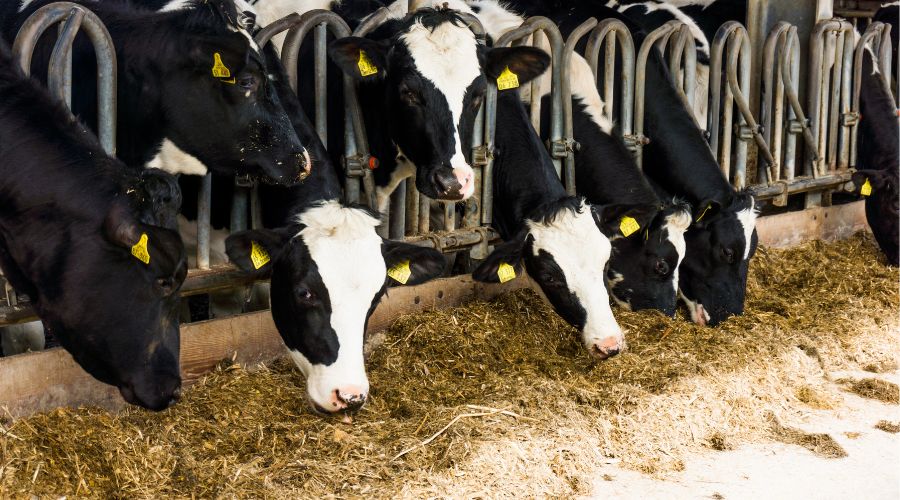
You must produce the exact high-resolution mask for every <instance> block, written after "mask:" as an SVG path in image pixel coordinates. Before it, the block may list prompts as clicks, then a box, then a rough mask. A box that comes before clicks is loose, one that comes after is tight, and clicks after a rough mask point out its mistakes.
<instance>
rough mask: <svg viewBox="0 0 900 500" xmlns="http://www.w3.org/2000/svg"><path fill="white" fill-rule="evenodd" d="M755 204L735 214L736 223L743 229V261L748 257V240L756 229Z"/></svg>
mask: <svg viewBox="0 0 900 500" xmlns="http://www.w3.org/2000/svg"><path fill="white" fill-rule="evenodd" d="M755 205H756V203H755V202H754V203H751V205H750V208H748V209H746V210H741V211H740V212H738V213H737V219H738V222H740V223H741V227H742V228H743V229H744V260H747V257H749V256H750V239H751V238H752V237H753V230H754V229H756V210H755V209H754V207H755Z"/></svg>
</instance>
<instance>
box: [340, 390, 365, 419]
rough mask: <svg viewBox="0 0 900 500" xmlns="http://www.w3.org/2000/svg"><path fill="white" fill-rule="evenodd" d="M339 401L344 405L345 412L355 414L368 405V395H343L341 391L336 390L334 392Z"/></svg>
mask: <svg viewBox="0 0 900 500" xmlns="http://www.w3.org/2000/svg"><path fill="white" fill-rule="evenodd" d="M334 393H335V396H336V397H337V400H338V401H340V402H341V403H343V405H344V408H343V409H344V410H346V411H348V412H350V413H353V412H356V411H359V409H360V408H362V406H363V405H364V404H365V403H366V395H365V394H354V393H350V394H344V393H341V392H340V390H337V389H335V391H334Z"/></svg>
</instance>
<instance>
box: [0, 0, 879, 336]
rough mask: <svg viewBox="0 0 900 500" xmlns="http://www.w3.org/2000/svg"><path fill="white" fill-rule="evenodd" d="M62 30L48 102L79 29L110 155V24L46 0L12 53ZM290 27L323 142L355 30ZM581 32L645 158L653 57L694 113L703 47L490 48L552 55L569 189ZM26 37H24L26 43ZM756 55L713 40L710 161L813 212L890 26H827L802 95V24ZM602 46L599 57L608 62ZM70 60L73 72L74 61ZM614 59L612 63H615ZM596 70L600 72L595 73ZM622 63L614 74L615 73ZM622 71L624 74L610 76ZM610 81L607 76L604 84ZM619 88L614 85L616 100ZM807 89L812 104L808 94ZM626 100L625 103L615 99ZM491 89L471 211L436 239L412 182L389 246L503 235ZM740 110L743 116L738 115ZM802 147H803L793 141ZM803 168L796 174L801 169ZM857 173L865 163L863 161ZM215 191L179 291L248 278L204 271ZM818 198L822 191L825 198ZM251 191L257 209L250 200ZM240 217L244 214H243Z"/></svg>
mask: <svg viewBox="0 0 900 500" xmlns="http://www.w3.org/2000/svg"><path fill="white" fill-rule="evenodd" d="M387 15H388V13H387V11H386V10H385V9H382V10H380V11H378V12H376V13H375V14H374V15H373V16H371V17H370V18H368V19H367V20H366V22H364V23H362V24H361V25H360V26H359V27H358V28H357V29H356V30H355V32H354V33H353V34H354V35H356V36H362V35H364V34H366V33H368V32H369V31H370V30H371V29H373V28H374V27H375V26H377V25H378V24H380V23H381V22H382V21H383V20H384V19H385V18H386V17H387ZM464 19H465V21H466V22H467V24H468V25H469V27H470V28H471V29H472V30H473V32H475V34H476V36H478V37H483V34H484V30H483V28H482V27H481V25H480V23H478V21H477V19H475V18H474V17H471V16H464ZM57 23H62V25H61V27H60V33H61V36H60V41H59V42H58V43H57V46H56V47H55V48H54V53H53V57H52V61H53V65H52V68H51V71H50V75H51V77H50V85H51V88H52V91H53V92H54V95H57V96H60V97H61V98H63V99H66V98H67V97H68V95H69V92H70V90H69V89H70V88H71V66H70V64H71V63H70V60H71V44H72V40H73V39H74V36H75V33H76V32H77V31H78V28H79V27H81V28H82V29H84V30H85V31H86V32H87V34H88V36H89V38H91V40H92V42H94V44H95V47H96V49H95V50H97V52H98V62H99V64H98V66H99V67H98V71H99V75H100V78H99V79H98V82H99V84H100V89H99V93H100V96H101V98H100V100H99V102H100V103H101V104H100V107H101V109H100V127H101V128H100V137H101V140H102V141H103V145H104V147H105V148H106V149H107V150H108V151H110V152H114V151H115V149H114V147H115V135H114V134H115V112H114V111H115V53H114V51H113V50H112V43H111V41H110V40H109V37H108V34H106V31H105V29H103V27H102V24H100V22H99V20H97V19H96V17H95V16H93V14H91V13H90V12H89V11H85V10H84V9H82V8H80V7H78V6H75V5H72V4H66V3H56V4H51V5H48V6H46V7H44V8H43V9H41V10H40V11H38V12H37V13H35V15H34V16H33V17H32V18H29V20H28V21H27V22H26V24H25V25H24V26H23V28H22V31H21V32H20V34H19V37H18V38H17V41H16V44H15V50H16V54H17V56H18V57H19V58H20V61H22V63H23V65H24V66H25V67H26V70H27V67H28V66H30V54H31V50H32V49H33V47H34V44H35V43H36V41H37V39H38V38H39V36H40V34H41V33H43V32H44V31H45V30H46V29H48V27H49V26H52V25H53V24H57ZM285 31H287V36H286V39H285V45H284V53H283V54H282V60H283V62H284V63H285V67H286V68H287V71H288V76H289V79H290V82H291V85H292V87H293V88H294V89H295V90H296V89H297V82H298V74H299V73H298V72H299V71H302V70H305V68H298V66H297V59H298V55H299V49H300V46H301V44H302V43H303V41H304V39H305V38H306V37H307V36H309V35H310V34H312V36H313V37H314V39H313V44H314V49H313V50H314V55H315V58H314V60H315V62H314V67H313V68H312V70H313V71H314V75H315V84H314V91H315V98H316V101H315V103H316V104H315V112H314V116H313V117H312V118H313V121H314V123H315V126H316V131H317V132H318V133H319V135H320V137H321V138H322V140H323V141H324V142H325V143H326V146H327V137H328V134H327V130H328V126H329V123H328V121H327V96H328V94H327V92H328V87H327V78H326V77H327V74H326V71H327V69H326V68H327V56H326V53H327V52H326V44H327V38H328V36H332V37H343V36H347V35H349V34H350V29H349V27H348V26H347V24H346V23H345V22H344V21H343V20H342V19H340V18H339V17H338V16H336V15H335V14H333V13H332V12H330V11H311V12H308V13H306V14H304V15H302V16H301V15H299V14H295V15H292V16H288V17H286V18H284V19H282V20H279V21H277V22H275V23H272V24H271V25H269V26H267V27H265V28H264V29H263V30H261V31H260V33H259V34H258V35H257V41H258V42H259V43H260V45H264V44H265V43H266V42H267V41H268V40H270V39H271V37H272V36H274V35H276V34H278V33H281V32H285ZM585 36H587V46H586V50H585V53H584V55H585V57H586V59H587V61H588V64H589V65H590V67H591V70H592V71H593V73H594V78H595V80H598V81H597V85H598V88H599V90H600V95H601V97H602V98H603V100H604V103H605V108H604V114H605V116H606V117H607V118H609V119H610V120H612V121H615V122H616V123H617V124H618V126H619V128H620V129H621V132H622V133H623V136H624V139H625V142H626V144H627V145H628V146H629V148H630V149H631V150H632V151H633V152H634V153H635V156H636V158H637V159H638V160H640V154H641V149H642V146H643V145H644V144H646V143H647V142H648V141H652V140H653V138H652V137H645V136H644V135H643V132H644V130H643V128H644V127H643V124H644V95H645V92H644V91H645V89H644V87H643V85H644V75H645V72H646V63H647V60H648V57H649V54H650V51H651V50H660V51H661V53H662V54H664V55H665V56H666V59H665V60H666V61H667V64H668V66H669V71H670V74H671V75H672V78H673V83H675V85H676V88H677V89H678V91H679V94H680V95H681V97H682V98H683V99H684V101H685V104H686V105H688V106H691V105H692V104H693V99H694V98H695V95H696V94H695V86H697V85H699V83H698V82H697V81H696V80H695V78H694V75H695V74H696V64H697V62H696V47H695V44H694V40H693V37H692V36H691V34H690V31H689V30H688V29H687V27H686V26H684V25H682V24H680V23H678V22H671V23H668V24H666V25H664V26H663V27H661V28H659V29H658V30H656V31H654V32H652V33H650V34H649V35H648V36H647V38H646V39H645V41H644V43H643V44H642V45H641V46H640V47H638V48H637V50H636V48H635V46H634V42H633V38H632V35H631V33H630V32H629V31H628V29H627V28H626V27H625V25H624V24H622V23H621V22H619V21H617V20H612V19H606V20H602V21H599V22H598V21H597V20H594V19H590V20H588V21H586V22H585V23H583V24H582V25H581V26H579V27H578V28H577V29H576V30H575V31H573V33H572V34H571V36H570V37H569V38H568V39H567V40H564V39H563V37H562V36H561V35H560V33H559V31H558V29H557V27H556V26H555V25H553V24H552V22H550V21H549V20H547V19H545V18H532V19H529V20H527V21H526V22H525V23H523V25H522V26H520V27H519V28H517V29H515V30H512V31H510V32H508V33H506V34H505V35H503V36H502V37H500V38H499V39H498V40H497V41H496V44H495V45H496V46H509V45H521V44H525V43H530V44H532V45H534V46H540V47H544V48H548V49H549V51H550V52H551V55H552V62H553V67H552V70H551V74H550V79H551V88H552V92H551V100H550V105H551V113H550V115H551V118H552V119H551V123H550V130H549V133H548V134H545V135H548V136H549V137H550V140H549V142H548V150H549V151H550V153H551V156H552V157H553V160H554V164H555V166H556V168H557V172H558V173H559V174H560V176H561V178H562V179H563V181H564V183H565V185H566V189H567V190H568V191H569V192H570V193H574V192H575V182H574V180H575V178H574V158H575V157H574V155H576V154H578V145H577V144H576V142H575V141H574V137H573V130H572V103H571V88H570V86H569V78H568V68H569V63H570V61H571V60H572V58H573V57H574V54H575V50H576V45H578V43H579V42H580V41H581V40H582V39H583V38H584V37H585ZM26 42H27V43H26ZM764 42H765V43H764V44H763V45H762V46H760V47H758V49H759V50H760V51H761V52H762V53H761V60H762V67H761V78H760V83H759V88H758V89H754V88H751V84H750V79H749V78H748V74H749V66H750V64H751V63H750V60H751V57H750V56H751V55H752V53H753V52H754V50H755V49H756V48H755V47H753V46H751V43H750V39H749V36H748V34H747V31H746V29H745V28H744V27H743V26H742V25H740V24H739V23H727V24H725V25H724V26H722V28H721V29H720V30H719V32H718V34H717V36H716V37H715V38H714V39H713V41H712V44H711V54H710V56H711V61H710V62H711V68H710V79H709V80H710V81H709V88H708V89H707V90H708V92H707V96H708V99H709V101H708V104H709V106H708V117H707V120H708V121H707V125H708V131H709V139H710V149H711V150H712V151H713V153H714V155H716V157H717V159H718V160H719V161H720V164H721V166H722V168H723V173H724V174H725V175H726V177H727V178H728V179H729V180H730V182H731V183H732V184H733V185H734V186H735V187H736V188H738V189H742V188H747V189H749V191H750V192H751V193H753V194H754V195H755V196H756V197H757V198H758V199H770V200H772V202H773V204H775V205H779V206H783V205H786V204H787V201H788V197H789V196H790V195H795V194H805V201H806V204H807V205H815V204H820V203H825V204H827V203H828V202H830V199H829V198H830V193H832V192H834V191H841V190H843V189H845V187H846V185H847V183H848V181H849V178H850V174H851V173H852V168H854V167H855V166H856V159H855V156H856V144H855V131H856V127H857V124H858V119H859V81H860V77H861V62H862V58H861V54H862V52H861V49H860V48H861V47H862V46H863V45H864V44H866V43H870V44H872V47H873V51H874V52H875V54H876V55H877V57H878V59H879V61H880V63H881V64H882V65H883V67H888V68H890V67H891V66H890V64H891V60H890V58H891V45H890V27H889V26H885V25H882V24H881V23H871V24H870V26H869V28H868V30H867V31H866V33H865V34H864V35H863V37H862V38H861V40H860V42H859V44H858V45H856V46H854V43H853V36H852V27H851V25H850V24H849V23H847V22H845V21H842V20H823V21H820V22H819V23H818V24H817V25H816V26H815V29H814V30H813V33H812V35H811V37H810V40H809V48H810V57H809V63H810V64H809V66H808V71H807V82H806V83H807V87H806V88H805V89H804V88H801V82H800V75H801V68H802V63H803V61H802V60H801V56H800V54H801V52H800V49H801V43H802V42H801V40H800V37H799V35H798V30H797V27H796V26H793V25H791V24H789V23H786V22H781V23H778V24H776V25H775V26H774V27H773V28H772V29H771V30H770V31H769V32H768V36H767V37H766V38H765V39H764ZM601 50H602V54H603V59H602V60H601V58H600V56H601ZM67 65H68V66H67ZM617 65H618V68H617ZM601 69H602V70H603V71H602V73H603V77H602V78H600V73H601ZM617 69H618V72H616V70H617ZM616 76H619V78H616ZM599 80H602V81H599ZM616 85H620V86H621V87H620V88H619V92H618V93H617V92H616V87H615V86H616ZM538 86H539V82H538V81H535V82H533V83H532V84H531V89H530V90H531V99H530V101H529V103H528V105H529V107H530V112H531V118H532V121H533V123H534V124H535V125H536V128H537V126H539V123H540V106H541V102H540V101H541V100H540V93H539V91H538ZM804 90H805V91H806V99H805V103H804V102H803V100H801V96H802V95H803V92H804ZM342 91H343V92H344V98H345V103H346V107H345V109H344V113H345V120H344V122H345V127H344V131H343V133H344V137H345V139H346V140H345V143H346V147H345V150H344V151H343V154H344V160H343V168H344V175H345V177H346V186H347V187H346V191H345V198H346V199H347V200H348V201H351V202H362V203H365V204H368V205H369V206H371V207H376V206H377V204H378V200H377V193H376V189H375V186H374V179H373V175H372V169H374V168H377V165H378V162H377V159H375V158H372V157H371V156H370V152H369V150H368V141H367V136H366V131H365V127H364V123H363V120H362V113H361V111H360V108H359V103H358V100H357V97H356V88H355V85H354V83H353V81H352V80H351V79H350V78H348V77H344V84H343V88H342ZM756 93H758V94H759V99H758V102H759V110H758V114H757V115H754V113H753V110H752V109H751V106H750V104H749V103H750V102H752V97H754V96H755V95H756ZM617 94H618V95H617ZM496 104H497V87H496V82H489V85H488V91H487V95H486V98H485V102H484V104H483V105H482V108H481V110H480V111H479V114H478V119H477V120H476V122H475V129H474V131H473V141H472V142H473V143H472V145H471V146H472V151H473V155H472V156H473V162H472V163H473V167H474V168H475V173H476V191H475V194H474V196H473V197H472V198H471V199H470V200H468V201H467V202H466V203H465V211H464V213H463V216H462V218H461V221H460V224H459V225H460V226H461V227H459V228H457V220H456V215H457V214H456V211H455V205H456V204H454V203H448V204H445V210H444V215H443V222H444V226H445V229H446V230H445V231H440V232H434V231H431V228H430V223H429V215H430V210H431V200H429V199H427V198H426V197H424V196H421V195H419V193H418V191H417V190H416V189H415V179H414V178H409V179H407V180H406V181H405V185H403V184H401V186H400V188H398V189H397V191H396V192H395V194H394V196H393V197H392V199H391V203H390V207H389V214H390V215H389V216H387V217H386V218H385V219H384V221H385V223H384V224H383V231H386V232H385V233H384V234H386V235H389V236H390V237H391V238H394V239H405V240H406V241H410V242H413V243H416V244H420V245H422V246H429V247H433V248H436V249H439V250H441V251H443V252H447V253H453V252H462V251H466V252H469V255H470V257H472V258H473V259H482V258H484V257H485V256H486V255H487V251H488V246H489V244H490V243H491V242H493V241H496V239H497V237H498V235H497V233H496V232H495V231H494V230H493V229H491V228H490V227H488V226H489V224H490V222H491V220H492V218H493V199H492V194H493V190H492V171H493V170H492V169H493V148H494V131H495V121H496ZM735 114H736V116H735ZM798 136H799V140H801V141H802V145H803V146H804V147H798V144H797V143H798ZM751 141H752V142H753V143H754V144H753V145H755V147H756V151H757V153H758V155H757V158H758V160H757V163H758V164H759V168H757V174H756V176H755V178H753V179H750V178H747V172H748V157H749V156H750V155H748V149H749V148H750V146H751V144H750V142H751ZM801 164H802V167H800V166H798V165H801ZM861 167H862V166H861ZM237 184H238V186H239V187H242V189H241V190H239V191H243V192H239V193H238V194H236V199H235V207H236V208H235V209H234V210H233V212H232V229H239V228H244V227H246V224H247V218H246V214H247V212H248V211H249V212H250V214H251V217H250V218H251V224H253V226H254V227H258V226H259V220H258V198H257V197H256V196H255V195H254V194H253V193H254V191H255V190H253V189H251V187H252V183H248V182H246V180H241V179H238V180H237ZM209 194H210V191H209V185H208V184H205V191H204V192H203V193H201V213H204V215H205V217H206V219H205V224H206V225H207V231H203V230H202V225H203V224H204V221H203V220H201V221H199V222H198V224H199V225H200V226H201V230H200V231H199V232H198V253H201V254H203V253H205V254H206V256H207V257H206V259H204V258H203V255H198V257H201V258H200V259H198V261H199V263H200V266H199V267H200V269H192V270H190V272H189V274H188V278H187V280H186V282H185V285H184V287H183V288H182V294H183V295H185V296H189V295H196V294H201V293H207V292H210V291H214V290H221V289H228V288H236V287H241V286H245V285H248V284H250V283H251V281H252V280H250V279H249V278H247V277H245V276H243V275H242V273H239V272H237V271H236V270H234V268H232V267H230V266H227V267H219V268H215V269H204V263H206V266H207V267H208V249H209V233H208V224H209V218H208V214H209V204H208V203H207V204H206V205H205V206H206V209H205V212H204V208H203V200H204V199H206V200H208V199H209ZM823 195H824V196H823ZM248 197H249V201H250V203H249V206H248V203H247V199H248ZM242 214H243V215H242ZM7 295H8V296H9V301H8V304H9V305H8V306H5V307H0V325H3V324H10V323H20V322H24V321H27V320H31V319H33V318H34V315H33V312H32V311H31V309H30V308H29V307H28V306H27V303H25V304H18V303H16V297H15V294H14V293H9V292H8V293H7Z"/></svg>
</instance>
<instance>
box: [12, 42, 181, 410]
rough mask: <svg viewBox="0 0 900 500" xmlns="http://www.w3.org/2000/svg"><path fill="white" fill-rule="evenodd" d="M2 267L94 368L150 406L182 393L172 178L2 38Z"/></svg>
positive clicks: (175, 200)
mask: <svg viewBox="0 0 900 500" xmlns="http://www.w3.org/2000/svg"><path fill="white" fill-rule="evenodd" d="M0 95H2V96H3V98H2V99H0V267H2V269H3V274H4V276H5V277H6V278H7V279H8V280H9V282H10V283H11V284H12V285H13V287H15V289H16V290H18V291H20V292H22V293H25V294H27V295H28V297H29V298H30V299H31V303H32V305H33V306H34V309H35V311H36V313H37V315H38V316H39V317H40V318H41V320H42V321H43V324H44V326H45V327H46V328H47V329H48V330H49V331H50V332H51V333H52V334H53V335H54V337H55V338H56V339H58V340H59V342H60V343H61V344H62V346H63V347H64V348H65V349H66V350H67V351H68V352H69V353H71V354H72V356H73V358H74V359H75V361H76V362H78V364H79V365H80V366H81V367H82V368H84V369H85V370H86V371H87V372H88V373H90V374H91V375H92V376H94V377H95V378H96V379H98V380H100V381H102V382H105V383H107V384H111V385H114V386H116V387H118V389H119V391H120V392H121V394H122V396H123V397H124V398H125V400H126V401H128V402H130V403H132V404H137V405H141V406H144V407H146V408H149V409H152V410H161V409H163V408H166V407H168V406H169V405H171V404H172V403H173V402H175V401H176V400H177V399H178V397H179V394H180V391H181V375H180V371H179V330H178V320H177V307H178V290H179V288H180V287H181V284H182V282H183V281H184V278H185V275H186V272H187V269H186V265H185V255H184V247H183V245H182V243H181V240H180V238H179V237H178V233H177V232H175V231H173V230H172V229H171V228H173V227H174V223H175V214H176V212H177V210H178V204H179V203H180V193H179V191H178V187H177V184H176V183H175V180H174V179H173V178H172V177H171V176H170V175H168V174H165V173H162V172H158V171H141V170H139V169H134V168H130V167H128V166H126V165H125V164H124V163H123V162H121V161H119V160H117V159H115V158H112V157H110V156H108V155H107V154H106V153H105V152H104V151H103V149H102V148H101V147H100V144H99V142H98V141H97V139H96V138H95V137H94V136H93V135H91V134H90V132H89V131H88V130H87V129H86V128H85V127H84V126H83V125H82V124H81V123H79V122H78V121H77V120H75V119H74V118H73V117H72V115H71V114H70V113H69V112H68V110H67V109H66V108H65V107H63V106H62V105H61V104H59V103H57V102H55V100H54V99H52V98H51V97H50V96H49V95H48V94H47V93H46V92H45V91H44V90H43V89H42V88H41V87H40V86H39V85H38V84H37V83H36V82H35V81H34V80H31V79H27V78H25V77H24V76H23V75H22V73H21V71H20V70H19V68H18V66H17V64H16V63H15V62H13V60H12V57H11V55H10V53H9V51H8V49H7V47H6V46H5V44H4V43H3V42H2V41H0Z"/></svg>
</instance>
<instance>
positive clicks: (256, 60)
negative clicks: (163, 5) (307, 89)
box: [139, 0, 310, 185]
mask: <svg viewBox="0 0 900 500" xmlns="http://www.w3.org/2000/svg"><path fill="white" fill-rule="evenodd" d="M187 7H188V8H187V9H186V10H182V11H177V12H165V13H162V14H159V16H160V18H161V20H162V19H163V18H165V19H164V20H165V21H166V22H168V23H171V24H172V25H178V28H177V29H172V30H170V32H171V39H166V40H165V41H164V43H162V45H164V46H166V47H168V48H169V50H167V51H163V52H162V53H161V54H160V55H158V58H159V59H160V60H157V61H153V65H152V67H149V68H148V67H144V68H140V69H139V71H141V72H143V73H147V74H145V75H142V77H143V80H144V81H142V82H141V85H144V86H150V85H153V86H156V87H157V88H158V90H157V92H158V95H159V99H160V102H159V106H160V107H161V108H162V109H163V112H164V114H165V124H164V128H165V135H166V137H167V138H168V139H170V140H171V141H172V143H174V144H175V145H176V146H178V148H180V149H181V150H183V151H185V152H186V153H188V154H190V155H192V156H194V157H196V158H197V159H198V160H200V162H201V163H203V164H204V165H207V166H209V167H210V168H211V169H212V170H213V171H216V172H219V173H222V174H225V175H230V174H235V173H239V174H248V175H252V176H255V177H259V178H261V179H263V180H266V181H269V182H274V183H278V184H286V185H290V184H294V183H296V182H298V181H299V180H300V179H301V178H302V177H304V175H305V174H306V173H308V171H309V168H310V161H309V155H308V154H307V152H306V149H305V148H304V147H303V144H301V143H300V140H299V139H298V137H297V134H296V133H295V132H294V129H293V127H292V126H291V121H290V119H289V117H288V115H287V113H286V112H285V110H284V108H283V106H282V104H281V102H280V101H279V99H278V95H277V93H276V92H275V90H274V88H273V86H272V83H271V82H270V81H269V78H268V73H269V71H268V68H267V65H266V62H265V58H264V57H263V56H262V55H261V53H260V50H259V47H258V46H257V45H256V43H255V42H254V41H253V39H252V37H251V36H250V33H249V32H248V30H247V26H246V23H244V22H235V21H234V19H236V18H237V17H238V13H237V11H236V9H235V8H234V4H233V3H232V2H229V1H223V0H217V1H211V2H206V3H197V4H189V5H188V6H187ZM143 22H145V23H153V22H155V21H154V20H152V19H151V20H145V21H143ZM159 24H163V23H162V21H160V23H159Z"/></svg>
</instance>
